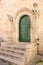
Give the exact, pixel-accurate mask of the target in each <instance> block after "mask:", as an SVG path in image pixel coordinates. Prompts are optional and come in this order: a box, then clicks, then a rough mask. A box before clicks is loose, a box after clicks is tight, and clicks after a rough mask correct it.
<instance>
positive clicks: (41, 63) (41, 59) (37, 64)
mask: <svg viewBox="0 0 43 65" xmlns="http://www.w3.org/2000/svg"><path fill="white" fill-rule="evenodd" d="M27 65H43V55H37V56H36V57H35V58H34V59H32V61H31V62H29V63H28V64H27Z"/></svg>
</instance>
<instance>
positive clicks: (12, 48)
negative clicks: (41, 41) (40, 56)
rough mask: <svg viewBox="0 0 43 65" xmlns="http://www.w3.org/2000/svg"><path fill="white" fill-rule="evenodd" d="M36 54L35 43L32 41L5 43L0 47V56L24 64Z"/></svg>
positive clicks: (16, 63)
mask: <svg viewBox="0 0 43 65" xmlns="http://www.w3.org/2000/svg"><path fill="white" fill-rule="evenodd" d="M36 54H37V45H36V44H34V43H31V44H30V43H18V44H17V43H16V44H14V43H13V44H6V45H4V46H3V47H0V58H1V59H4V60H6V61H9V62H12V63H14V65H25V64H27V63H28V61H30V60H31V59H32V58H33V57H34V56H35V55H36Z"/></svg>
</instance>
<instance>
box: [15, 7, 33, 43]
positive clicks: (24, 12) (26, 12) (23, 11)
mask: <svg viewBox="0 0 43 65" xmlns="http://www.w3.org/2000/svg"><path fill="white" fill-rule="evenodd" d="M23 15H28V16H30V20H31V42H34V16H33V14H32V12H31V11H30V10H29V9H28V8H23V9H20V10H19V11H18V12H17V13H16V15H15V28H16V31H14V32H15V40H16V42H19V20H20V18H21V17H22V16H23Z"/></svg>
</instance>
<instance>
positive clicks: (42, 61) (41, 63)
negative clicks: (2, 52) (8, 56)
mask: <svg viewBox="0 0 43 65" xmlns="http://www.w3.org/2000/svg"><path fill="white" fill-rule="evenodd" d="M0 65H9V64H8V62H6V61H3V60H2V59H0ZM27 65H43V55H37V56H36V57H35V58H33V59H32V61H31V62H29V63H28V64H27Z"/></svg>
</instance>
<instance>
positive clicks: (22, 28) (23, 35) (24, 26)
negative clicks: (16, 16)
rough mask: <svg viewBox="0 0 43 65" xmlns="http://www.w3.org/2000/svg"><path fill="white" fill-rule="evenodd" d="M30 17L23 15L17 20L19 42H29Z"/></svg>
mask: <svg viewBox="0 0 43 65" xmlns="http://www.w3.org/2000/svg"><path fill="white" fill-rule="evenodd" d="M30 25H31V24H30V17H29V16H28V15H23V16H22V17H21V18H20V20H19V42H30V41H31V35H30V33H31V32H30V28H31V26H30Z"/></svg>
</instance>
